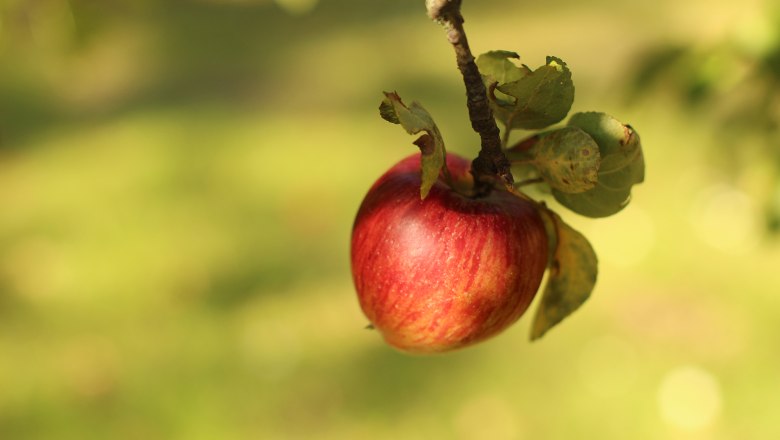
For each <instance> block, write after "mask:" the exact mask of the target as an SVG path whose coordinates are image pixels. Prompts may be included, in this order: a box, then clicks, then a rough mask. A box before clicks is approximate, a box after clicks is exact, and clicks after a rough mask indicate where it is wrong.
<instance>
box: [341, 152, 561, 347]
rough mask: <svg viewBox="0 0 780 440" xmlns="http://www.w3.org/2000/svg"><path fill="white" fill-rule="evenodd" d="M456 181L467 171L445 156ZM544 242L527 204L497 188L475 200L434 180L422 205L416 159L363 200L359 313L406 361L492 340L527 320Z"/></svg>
mask: <svg viewBox="0 0 780 440" xmlns="http://www.w3.org/2000/svg"><path fill="white" fill-rule="evenodd" d="M446 160H447V166H448V168H449V170H450V174H451V176H452V178H453V180H454V181H456V182H459V184H461V185H471V184H472V183H471V182H473V179H472V176H471V174H470V172H469V168H470V162H469V161H468V160H466V159H464V158H462V157H460V156H456V155H454V154H448V155H447V159H446ZM547 247H548V243H547V235H546V233H545V228H544V224H543V223H542V219H541V218H540V216H539V213H538V212H537V210H536V208H535V207H534V204H533V203H532V202H529V201H526V200H523V199H520V198H518V197H517V196H514V195H512V194H510V193H508V192H507V191H505V190H502V189H495V190H493V191H491V192H490V194H489V195H487V196H485V197H481V198H469V197H466V196H463V195H461V194H460V193H458V192H456V191H454V190H452V189H451V188H450V187H449V186H448V185H447V184H446V183H445V181H444V180H443V178H442V177H441V176H440V177H439V180H438V181H437V182H436V183H435V184H434V186H433V187H432V188H431V191H430V193H429V194H428V197H427V198H426V199H424V200H421V199H420V155H419V153H418V154H415V155H412V156H409V157H407V158H405V159H403V160H402V161H400V162H399V163H398V164H396V165H395V166H393V167H392V168H391V169H390V170H388V171H387V172H386V173H385V174H384V175H383V176H382V177H380V178H379V180H377V181H376V183H374V185H373V186H372V187H371V189H370V190H369V191H368V194H367V195H366V197H365V199H364V200H363V203H362V204H361V206H360V209H359V211H358V214H357V218H356V219H355V224H354V227H353V230H352V249H351V262H352V276H353V280H354V283H355V288H356V290H357V294H358V299H359V301H360V306H361V308H362V310H363V313H365V315H366V317H367V318H368V320H369V321H370V322H371V324H372V325H373V327H374V328H375V329H376V330H378V331H379V332H380V333H381V334H382V336H383V337H384V339H385V340H386V342H387V343H388V344H390V345H391V346H393V347H395V348H397V349H399V350H401V351H405V352H411V353H437V352H445V351H449V350H454V349H458V348H461V347H465V346H467V345H471V344H474V343H476V342H479V341H482V340H485V339H487V338H489V337H491V336H494V335H496V334H497V333H499V332H501V331H502V330H504V329H506V328H507V327H509V326H510V325H511V324H513V323H514V322H515V321H517V319H518V318H520V316H521V315H522V314H523V313H524V312H525V311H526V309H527V308H528V306H529V304H530V303H531V300H533V298H534V296H535V295H536V291H537V290H538V288H539V284H540V283H541V280H542V276H543V275H544V270H545V267H546V265H547Z"/></svg>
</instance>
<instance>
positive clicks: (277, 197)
mask: <svg viewBox="0 0 780 440" xmlns="http://www.w3.org/2000/svg"><path fill="white" fill-rule="evenodd" d="M422 3H423V2H422V1H417V0H415V1H411V0H402V1H399V0H376V1H372V2H358V1H348V0H320V1H317V0H276V1H275V2H272V1H269V0H259V1H216V0H212V1H206V0H204V1H174V2H165V3H162V2H161V3H157V2H151V1H139V2H132V3H131V2H123V1H118V0H116V1H111V2H86V1H76V0H71V1H56V0H47V1H39V2H28V1H22V0H10V1H6V2H4V3H3V4H2V5H1V6H0V390H2V392H0V438H9V439H28V438H29V439H38V438H41V439H44V438H46V439H48V438H57V439H71V438H72V439H89V438H101V439H102V438H112V439H124V438H127V439H135V438H160V439H163V438H165V439H174V438H186V439H200V438H202V439H214V438H268V439H276V438H280V439H288V438H289V439H296V438H301V439H310V438H318V439H320V438H321V439H345V438H372V439H383V438H387V439H391V438H392V439H396V438H408V439H415V438H463V439H482V438H484V439H522V438H528V439H570V438H602V439H612V438H614V439H623V438H643V439H644V438H647V439H730V438H736V437H741V438H752V439H761V438H766V439H769V438H778V437H780V424H778V423H777V420H776V411H775V408H777V407H780V393H778V390H780V376H778V375H777V365H778V363H780V351H778V350H777V334H778V333H780V321H778V320H777V314H778V311H780V306H778V301H777V293H778V290H780V289H779V288H780V273H779V272H778V267H780V244H778V243H777V242H776V241H774V242H773V241H771V240H769V239H768V238H767V237H766V235H765V234H764V230H763V229H762V218H761V209H760V208H761V207H760V200H761V197H763V195H764V191H765V190H764V188H765V185H764V183H765V182H766V180H767V179H768V177H767V176H769V175H770V174H771V169H770V168H768V167H767V164H766V161H765V160H763V158H762V157H748V158H746V159H745V161H744V162H740V166H741V167H749V169H750V172H749V173H741V174H738V175H735V174H734V173H733V168H734V167H733V166H732V167H728V166H723V165H724V164H723V162H724V161H723V160H722V159H719V157H720V156H719V155H718V154H716V153H715V151H716V150H715V148H714V145H715V139H714V135H713V133H714V126H713V124H714V123H715V122H714V121H713V120H712V119H710V118H708V117H707V116H706V115H700V114H696V113H691V112H686V111H684V110H683V109H682V107H681V106H679V105H678V103H677V102H676V101H675V99H674V98H673V97H670V96H667V95H666V94H664V93H662V92H663V91H661V93H658V94H656V95H654V96H652V97H650V98H649V99H647V98H646V99H643V100H642V101H639V102H627V100H626V99H625V97H626V96H627V95H626V83H627V81H626V78H627V77H628V76H629V75H630V73H631V71H632V67H633V66H635V64H636V62H637V60H638V59H639V57H641V54H642V53H643V50H644V49H645V48H646V47H649V46H653V45H658V44H663V43H668V42H674V41H683V42H689V43H692V44H694V45H701V46H706V45H707V44H708V43H710V42H716V41H719V40H720V39H721V38H724V37H726V36H729V35H733V34H735V33H737V34H740V35H747V37H746V38H751V35H752V34H751V32H750V30H751V29H753V27H752V23H755V21H756V20H760V19H761V17H763V16H764V15H765V13H766V10H765V9H763V7H764V6H765V5H763V4H762V3H761V2H759V1H756V0H745V1H742V2H739V3H738V4H737V3H729V2H715V4H713V3H712V2H705V1H699V0H695V1H689V2H683V3H680V2H673V1H671V0H662V1H658V2H653V3H650V2H639V1H627V2H626V1H616V0H598V1H594V2H587V3H580V2H573V1H568V0H553V1H548V2H536V3H533V2H511V1H498V0H497V1H491V2H466V4H465V6H464V14H465V15H466V19H467V23H466V26H467V31H468V32H469V36H470V40H471V45H472V48H473V50H474V51H475V52H476V53H481V52H483V51H486V50H491V49H508V50H515V51H517V52H519V53H520V54H521V55H522V57H523V61H524V62H526V63H528V64H529V65H531V66H537V65H541V64H542V63H543V62H544V57H545V56H546V55H556V56H559V57H561V58H562V59H564V60H565V61H566V62H567V63H568V64H569V66H570V67H571V69H572V71H573V73H574V81H575V86H576V88H577V93H576V98H575V104H574V108H573V111H587V110H601V111H605V112H608V113H611V114H614V115H615V116H617V117H618V118H619V119H621V120H623V121H624V122H628V123H631V124H632V125H633V126H634V127H635V128H636V129H637V130H638V131H639V133H640V134H641V136H642V139H643V145H644V148H645V154H646V159H647V178H646V182H645V183H644V184H642V185H640V186H637V187H635V190H634V199H633V201H632V203H631V204H630V206H629V207H628V208H627V209H626V210H625V211H624V212H623V213H621V214H619V215H617V216H614V217H611V218H608V219H603V220H588V219H584V218H581V217H577V216H576V215H574V214H571V213H564V216H565V218H566V220H567V221H569V222H570V223H572V224H573V225H575V226H576V227H577V228H579V229H580V230H582V231H583V232H585V233H586V235H587V236H588V237H589V238H590V239H591V241H592V243H593V245H594V247H595V249H596V251H597V253H598V254H599V257H600V260H601V266H600V268H601V274H600V277H599V282H598V285H597V287H596V291H595V293H594V295H593V297H592V298H591V299H590V300H589V302H588V303H587V304H586V305H585V306H584V307H583V309H582V310H581V311H579V312H577V313H576V314H575V315H574V316H573V317H571V318H570V319H568V320H567V321H566V322H564V323H563V324H562V325H561V326H560V327H559V328H556V329H555V330H554V331H552V332H551V333H549V334H548V335H547V336H545V337H544V339H543V340H541V342H538V343H534V344H530V343H529V342H528V341H527V339H528V338H527V335H528V332H529V323H530V317H524V318H523V319H521V321H520V322H519V323H518V324H516V325H515V326H514V327H512V328H511V329H509V330H508V331H506V332H505V333H504V334H502V335H500V336H499V337H496V338H494V339H493V340H490V341H488V342H486V343H483V344H481V345H479V346H477V347H473V348H470V349H467V350H464V351H460V352H456V353H452V354H448V355H443V356H437V357H409V356H406V355H402V354H399V353H397V352H395V351H393V350H392V349H390V348H388V347H386V346H385V345H383V344H382V343H381V341H380V339H379V338H378V337H377V335H376V334H375V333H372V332H369V331H364V330H363V327H364V325H365V324H366V322H365V318H363V316H362V314H361V312H360V309H359V307H358V305H357V301H356V299H355V294H354V291H353V287H352V285H351V278H350V273H349V261H348V245H349V237H350V228H351V223H352V220H353V217H354V215H355V213H356V210H357V207H358V205H359V203H360V201H361V199H362V197H363V195H364V194H365V191H366V190H367V189H368V187H369V186H370V184H371V183H372V182H373V181H374V179H376V178H377V177H378V176H379V175H380V174H381V173H382V172H383V171H384V170H385V169H387V168H388V167H389V166H391V165H392V164H393V163H395V162H396V161H397V160H398V159H400V158H401V157H403V156H405V155H407V154H409V153H411V152H412V151H414V146H413V145H411V141H412V140H413V139H412V138H410V137H409V136H407V135H406V134H405V133H403V131H402V130H400V129H399V128H398V127H396V126H393V125H391V124H388V123H386V122H384V121H382V120H381V119H380V118H379V116H378V112H377V106H378V104H379V102H380V100H381V96H382V95H381V92H382V91H383V90H397V91H398V92H399V94H400V95H401V96H402V97H404V99H407V100H418V101H420V102H422V103H423V104H424V105H425V106H426V108H427V109H428V110H429V111H430V112H431V113H432V114H433V116H434V117H435V119H436V121H437V123H438V125H439V127H440V129H441V131H442V133H443V135H444V138H445V141H446V142H447V147H448V149H449V150H450V151H454V152H458V153H460V154H463V155H468V156H474V155H475V154H476V152H477V145H478V139H477V137H476V135H475V134H474V133H473V132H471V130H470V127H469V125H468V122H467V113H466V109H465V106H464V105H463V98H464V93H463V90H462V85H461V84H460V79H459V77H458V74H457V71H456V69H455V64H454V60H453V55H452V53H451V48H450V47H448V45H447V43H446V40H445V38H444V35H443V33H442V31H441V29H440V28H439V27H437V26H436V25H434V24H433V23H431V22H430V21H429V20H428V19H427V18H426V17H425V13H424V8H423V5H422ZM746 142H749V141H746ZM734 148H741V146H739V145H735V146H734ZM735 176H736V177H735ZM561 212H562V213H563V211H561Z"/></svg>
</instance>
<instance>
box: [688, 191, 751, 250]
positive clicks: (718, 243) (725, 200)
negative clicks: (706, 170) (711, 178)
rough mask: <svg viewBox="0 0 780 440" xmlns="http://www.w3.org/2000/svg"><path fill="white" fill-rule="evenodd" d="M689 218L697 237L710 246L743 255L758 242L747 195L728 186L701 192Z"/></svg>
mask: <svg viewBox="0 0 780 440" xmlns="http://www.w3.org/2000/svg"><path fill="white" fill-rule="evenodd" d="M690 218H691V222H692V223H693V226H694V228H693V230H694V231H695V232H696V234H697V236H698V237H699V239H701V240H702V241H703V242H704V243H706V244H708V245H710V246H712V247H713V248H716V249H719V250H721V251H724V252H726V253H731V254H746V253H748V252H750V251H751V250H753V249H754V248H755V247H756V245H757V236H758V234H757V233H756V213H755V207H754V206H753V203H752V202H751V200H750V197H748V196H747V195H746V194H745V193H743V192H742V191H739V190H738V189H736V188H733V187H731V186H729V185H725V184H720V185H715V186H713V187H711V188H709V189H707V190H705V191H703V192H702V193H700V194H699V196H698V197H697V198H696V200H695V202H694V204H693V205H692V206H691V213H690Z"/></svg>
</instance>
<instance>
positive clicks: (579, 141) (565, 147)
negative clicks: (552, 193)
mask: <svg viewBox="0 0 780 440" xmlns="http://www.w3.org/2000/svg"><path fill="white" fill-rule="evenodd" d="M529 153H530V155H531V157H532V158H533V159H531V162H532V163H533V165H534V166H535V167H536V168H537V169H538V170H539V173H540V174H541V175H542V178H544V180H545V181H546V182H547V183H548V184H549V185H550V187H552V188H553V189H555V190H558V191H561V192H564V193H572V194H574V193H581V192H584V191H587V190H589V189H591V188H593V187H594V186H596V183H597V182H598V170H599V164H600V163H601V154H600V153H599V146H598V144H596V141H594V140H593V138H592V137H590V136H589V135H588V134H587V133H585V131H583V130H582V129H581V128H578V127H564V128H561V129H559V130H554V131H551V132H549V133H545V134H543V135H542V136H540V137H539V139H538V141H536V143H535V144H533V147H532V148H531V149H530V151H529Z"/></svg>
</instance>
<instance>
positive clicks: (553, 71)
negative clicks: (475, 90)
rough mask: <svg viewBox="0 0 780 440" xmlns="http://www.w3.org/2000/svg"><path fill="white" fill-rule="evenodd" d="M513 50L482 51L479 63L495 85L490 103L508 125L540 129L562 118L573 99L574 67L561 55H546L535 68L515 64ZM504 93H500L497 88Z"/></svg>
mask: <svg viewBox="0 0 780 440" xmlns="http://www.w3.org/2000/svg"><path fill="white" fill-rule="evenodd" d="M510 58H519V57H518V56H517V54H516V53H514V52H507V51H494V52H488V53H486V54H483V55H481V56H480V57H479V58H478V59H477V66H478V67H479V68H480V70H481V71H482V74H483V79H484V81H485V82H486V83H487V84H488V85H489V86H492V85H494V84H495V87H490V89H491V90H492V91H493V93H491V94H490V96H489V98H490V107H491V109H492V110H493V114H494V115H495V117H496V119H498V120H499V121H501V122H502V123H503V124H504V126H506V127H507V129H515V128H522V129H539V128H544V127H547V126H549V125H552V124H554V123H556V122H558V121H561V120H562V119H563V118H565V117H566V114H567V113H569V109H571V105H572V103H573V102H574V83H573V82H572V79H571V71H569V68H568V67H566V63H564V62H563V61H562V60H560V59H559V58H555V57H547V63H546V64H545V65H544V66H541V67H539V68H538V69H536V70H531V69H530V68H528V66H526V65H522V66H520V67H518V66H516V65H515V64H514V63H512V62H511V61H510V60H509V59H510ZM496 90H497V91H498V92H500V93H501V95H499V96H497V95H496V93H495V91H496Z"/></svg>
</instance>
